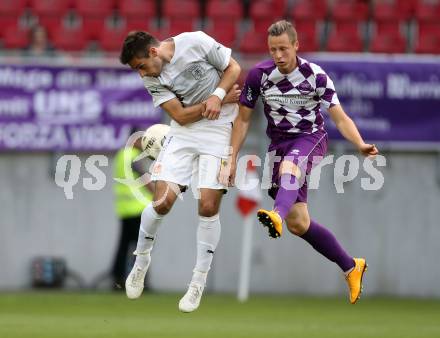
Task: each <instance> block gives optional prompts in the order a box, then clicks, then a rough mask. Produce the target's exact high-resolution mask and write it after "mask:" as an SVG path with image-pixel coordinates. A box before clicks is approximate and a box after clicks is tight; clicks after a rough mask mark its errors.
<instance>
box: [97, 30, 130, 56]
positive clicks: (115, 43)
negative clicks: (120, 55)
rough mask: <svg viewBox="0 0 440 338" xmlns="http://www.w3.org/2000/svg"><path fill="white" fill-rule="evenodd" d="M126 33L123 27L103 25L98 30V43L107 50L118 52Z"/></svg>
mask: <svg viewBox="0 0 440 338" xmlns="http://www.w3.org/2000/svg"><path fill="white" fill-rule="evenodd" d="M127 33H128V32H127V30H126V29H125V27H118V28H115V27H112V26H108V25H105V27H104V29H103V30H102V31H101V32H100V36H99V45H100V46H101V48H102V49H103V50H105V51H107V52H119V51H120V50H121V47H122V43H123V42H124V39H125V37H126V36H127Z"/></svg>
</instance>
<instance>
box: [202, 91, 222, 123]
mask: <svg viewBox="0 0 440 338" xmlns="http://www.w3.org/2000/svg"><path fill="white" fill-rule="evenodd" d="M221 104H222V102H221V101H220V98H219V97H218V96H216V95H211V96H210V97H208V99H207V100H206V109H205V112H204V113H203V114H202V116H203V117H206V118H207V119H208V120H217V119H218V117H219V116H220V108H221Z"/></svg>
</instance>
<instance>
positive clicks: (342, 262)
mask: <svg viewBox="0 0 440 338" xmlns="http://www.w3.org/2000/svg"><path fill="white" fill-rule="evenodd" d="M301 237H302V238H303V239H304V240H306V241H307V242H309V244H310V245H311V246H312V247H313V248H314V249H315V250H316V251H318V252H319V253H320V254H321V255H323V256H325V257H326V258H328V259H329V260H331V261H332V262H335V263H336V264H338V265H339V267H340V268H341V269H342V271H344V272H345V271H348V270H350V269H351V268H353V267H354V265H355V263H354V260H353V258H352V257H350V256H349V255H348V254H347V253H346V252H345V250H344V249H343V248H342V247H341V246H340V244H339V243H338V241H337V239H336V237H335V236H334V235H333V234H332V233H331V232H330V230H328V229H326V228H324V227H323V226H322V225H319V224H318V223H316V222H315V221H310V227H309V229H308V230H307V231H306V233H305V234H303V235H302V236H301Z"/></svg>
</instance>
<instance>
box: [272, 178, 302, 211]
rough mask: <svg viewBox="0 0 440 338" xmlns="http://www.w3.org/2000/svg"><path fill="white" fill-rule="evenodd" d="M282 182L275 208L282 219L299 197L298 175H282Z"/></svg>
mask: <svg viewBox="0 0 440 338" xmlns="http://www.w3.org/2000/svg"><path fill="white" fill-rule="evenodd" d="M280 182H281V184H280V187H279V189H278V193H277V197H276V199H275V206H274V209H275V210H276V211H277V212H278V214H279V215H280V216H281V219H285V218H286V216H287V215H288V213H289V211H290V208H291V207H292V205H294V204H295V202H296V199H297V198H298V187H297V184H296V177H295V176H293V175H289V174H283V175H281V178H280Z"/></svg>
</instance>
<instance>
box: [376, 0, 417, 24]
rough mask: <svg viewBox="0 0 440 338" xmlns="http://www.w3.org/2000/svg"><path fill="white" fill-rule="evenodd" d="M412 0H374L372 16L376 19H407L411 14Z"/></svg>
mask: <svg viewBox="0 0 440 338" xmlns="http://www.w3.org/2000/svg"><path fill="white" fill-rule="evenodd" d="M413 5H414V4H413V2H412V0H407V1H399V0H375V1H373V8H372V16H373V18H374V19H375V20H376V21H390V20H391V21H397V20H408V19H410V18H411V16H412V14H413Z"/></svg>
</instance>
